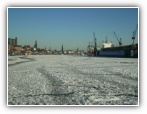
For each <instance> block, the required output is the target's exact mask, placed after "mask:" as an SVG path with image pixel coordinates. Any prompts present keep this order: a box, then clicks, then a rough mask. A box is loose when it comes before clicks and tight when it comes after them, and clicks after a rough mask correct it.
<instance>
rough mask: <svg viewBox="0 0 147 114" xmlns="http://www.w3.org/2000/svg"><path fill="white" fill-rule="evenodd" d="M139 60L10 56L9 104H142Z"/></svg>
mask: <svg viewBox="0 0 147 114" xmlns="http://www.w3.org/2000/svg"><path fill="white" fill-rule="evenodd" d="M138 79H139V76H138V59H134V58H104V57H85V56H67V55H29V56H27V57H26V56H9V57H8V105H138V102H139V101H138V81H139V80H138Z"/></svg>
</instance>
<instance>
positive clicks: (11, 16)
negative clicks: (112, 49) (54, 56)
mask: <svg viewBox="0 0 147 114" xmlns="http://www.w3.org/2000/svg"><path fill="white" fill-rule="evenodd" d="M7 19H8V21H7V22H8V31H7V32H8V38H15V37H17V38H18V45H22V46H23V45H30V46H31V47H33V46H34V44H35V41H36V40H37V44H38V47H39V48H45V47H46V48H47V49H49V48H50V49H52V50H54V49H56V50H61V47H62V44H63V47H64V50H68V49H72V50H74V49H75V50H76V49H77V48H78V49H79V50H85V51H86V50H87V46H88V44H89V42H91V43H92V42H93V41H94V36H93V32H94V33H95V37H96V39H97V43H98V44H100V46H101V44H102V41H105V40H106V37H107V39H108V41H109V42H112V43H113V44H114V45H115V46H117V45H118V41H117V39H116V37H115V35H114V34H113V31H115V33H116V34H117V37H118V38H121V39H122V42H123V45H129V44H132V42H133V41H132V39H131V38H132V34H133V31H134V30H135V29H136V26H137V24H138V8H98V7H95V8H78V7H74V8H73V7H71V8H52V7H50V8H35V7H34V8H29V7H27V8H12V7H9V8H8V17H7ZM135 43H138V32H137V34H136V39H135Z"/></svg>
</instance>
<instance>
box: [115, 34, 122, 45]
mask: <svg viewBox="0 0 147 114" xmlns="http://www.w3.org/2000/svg"><path fill="white" fill-rule="evenodd" d="M113 33H114V35H115V37H116V39H117V41H118V43H119V46H122V41H121V38H120V40H119V39H118V37H117V35H116V33H115V32H114V31H113Z"/></svg>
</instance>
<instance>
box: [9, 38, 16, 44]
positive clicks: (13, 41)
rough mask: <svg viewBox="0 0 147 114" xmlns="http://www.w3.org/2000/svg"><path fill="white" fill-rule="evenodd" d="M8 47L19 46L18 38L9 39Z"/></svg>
mask: <svg viewBox="0 0 147 114" xmlns="http://www.w3.org/2000/svg"><path fill="white" fill-rule="evenodd" d="M8 45H13V46H17V37H15V39H14V38H8Z"/></svg>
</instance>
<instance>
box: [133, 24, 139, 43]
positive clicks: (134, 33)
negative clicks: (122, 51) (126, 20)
mask: <svg viewBox="0 0 147 114" xmlns="http://www.w3.org/2000/svg"><path fill="white" fill-rule="evenodd" d="M137 29H138V24H137V25H136V28H135V30H134V31H133V36H132V40H133V44H134V40H135V37H136V32H137Z"/></svg>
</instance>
